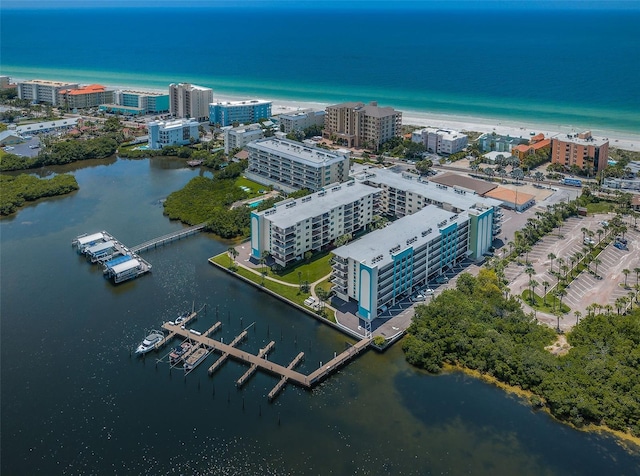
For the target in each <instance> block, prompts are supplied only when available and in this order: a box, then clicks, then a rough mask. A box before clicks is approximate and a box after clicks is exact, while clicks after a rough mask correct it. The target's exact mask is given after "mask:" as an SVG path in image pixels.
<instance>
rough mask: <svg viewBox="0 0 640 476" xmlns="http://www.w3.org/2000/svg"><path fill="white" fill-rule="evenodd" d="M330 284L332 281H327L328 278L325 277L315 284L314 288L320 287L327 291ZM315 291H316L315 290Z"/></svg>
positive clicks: (329, 289)
mask: <svg viewBox="0 0 640 476" xmlns="http://www.w3.org/2000/svg"><path fill="white" fill-rule="evenodd" d="M332 286H333V283H332V282H331V281H329V278H327V279H325V280H324V281H320V282H319V283H318V285H317V286H316V289H318V288H322V289H324V290H325V291H327V292H329V291H331V287H332ZM316 292H318V291H316Z"/></svg>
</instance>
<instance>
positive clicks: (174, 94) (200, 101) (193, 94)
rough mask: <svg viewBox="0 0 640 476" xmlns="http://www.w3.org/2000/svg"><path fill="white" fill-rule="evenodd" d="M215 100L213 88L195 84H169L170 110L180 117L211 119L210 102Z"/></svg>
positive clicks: (199, 119)
mask: <svg viewBox="0 0 640 476" xmlns="http://www.w3.org/2000/svg"><path fill="white" fill-rule="evenodd" d="M211 102H213V90H212V89H211V88H205V87H202V86H196V85H195V84H189V83H179V84H175V83H173V84H170V85H169V111H170V112H171V115H173V116H174V117H178V118H195V119H197V120H198V121H200V122H203V121H206V120H208V119H209V104H210V103H211Z"/></svg>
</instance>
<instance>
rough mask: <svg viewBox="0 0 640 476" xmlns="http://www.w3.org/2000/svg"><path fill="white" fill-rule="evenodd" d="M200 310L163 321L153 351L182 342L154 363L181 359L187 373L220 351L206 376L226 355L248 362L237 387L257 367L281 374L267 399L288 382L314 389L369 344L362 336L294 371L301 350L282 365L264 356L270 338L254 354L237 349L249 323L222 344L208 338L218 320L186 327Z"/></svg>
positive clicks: (174, 363) (270, 346) (272, 343)
mask: <svg viewBox="0 0 640 476" xmlns="http://www.w3.org/2000/svg"><path fill="white" fill-rule="evenodd" d="M203 308H204V306H203ZM203 308H202V309H203ZM202 309H200V310H199V311H192V312H191V313H190V314H189V315H188V316H186V317H184V320H183V321H182V325H176V323H175V322H174V321H168V322H165V323H164V324H162V330H163V331H165V332H167V335H166V336H165V337H164V338H163V339H160V340H158V341H157V342H156V343H155V345H154V346H153V348H154V349H155V350H159V349H160V348H162V347H163V346H164V345H166V344H168V343H169V342H170V341H171V340H173V339H174V338H180V339H181V340H182V341H181V344H180V345H179V346H178V347H175V348H173V349H172V351H171V352H170V353H168V354H166V355H165V356H163V357H162V358H159V359H157V362H164V361H168V362H169V365H170V367H171V368H174V367H176V366H177V365H178V363H179V361H180V360H183V361H184V364H183V367H184V370H185V376H186V375H188V374H189V373H191V372H192V371H194V370H195V369H196V368H197V367H198V366H199V365H200V364H201V363H203V362H204V361H205V360H206V359H207V357H208V356H209V355H210V354H212V353H214V352H217V353H219V354H220V357H218V359H217V360H216V361H215V362H214V363H213V364H212V365H211V366H210V367H209V369H208V371H207V373H208V375H209V376H212V375H213V374H214V373H215V372H216V371H217V370H218V369H219V368H220V367H221V366H222V365H223V364H224V363H225V362H226V361H227V359H228V358H229V357H232V358H234V359H235V360H237V361H240V362H242V363H244V364H248V365H249V368H248V369H247V371H246V372H245V373H244V374H243V375H242V376H241V377H240V378H239V379H238V380H236V387H238V388H241V387H243V386H244V385H245V384H246V383H247V382H248V380H249V379H250V378H251V377H252V376H253V375H254V374H255V373H256V372H257V371H258V370H261V371H263V372H266V373H269V374H271V375H275V376H278V377H280V379H279V381H278V383H277V384H276V385H275V387H274V388H273V389H272V390H271V391H270V392H269V393H268V395H267V397H268V399H269V401H273V400H274V399H275V398H276V397H277V396H278V395H279V394H280V392H282V390H283V389H284V387H285V386H286V384H287V383H288V382H291V383H293V384H295V385H298V386H300V387H302V388H306V389H311V388H313V387H314V386H315V385H317V384H318V383H320V382H321V381H322V380H324V379H325V378H327V377H328V376H329V375H331V374H332V373H334V372H336V371H337V370H338V369H340V368H341V367H342V366H343V365H344V364H346V363H347V362H349V361H350V360H351V359H353V358H354V357H356V356H357V355H358V354H360V352H362V351H363V350H365V349H367V348H368V347H369V345H370V344H371V339H370V338H364V339H361V340H359V341H358V342H356V343H355V344H353V345H350V346H349V347H348V349H347V350H345V351H344V352H342V353H340V354H337V353H336V354H334V358H333V359H332V360H330V361H329V362H327V363H326V364H323V363H322V362H321V363H320V367H319V368H318V369H316V370H315V371H314V372H312V373H310V374H308V375H305V374H303V373H301V372H297V371H296V370H294V369H295V367H296V366H297V365H298V364H299V363H300V362H301V361H302V360H303V358H304V352H300V353H299V354H298V355H296V357H295V358H294V359H293V360H292V361H291V362H290V363H289V364H288V365H287V366H283V365H280V364H278V363H275V362H271V361H269V360H268V359H267V356H268V354H269V352H271V351H272V350H273V348H274V347H275V341H270V342H269V343H268V344H267V345H266V346H265V347H264V348H262V349H260V351H259V352H258V353H257V354H252V353H250V352H246V351H244V350H241V349H239V348H238V347H237V345H238V344H239V343H241V342H242V341H243V340H245V339H246V338H247V335H248V332H247V329H249V328H250V327H252V326H253V325H254V324H251V325H250V326H249V327H247V328H246V329H244V330H243V331H242V332H241V333H240V334H238V335H237V336H236V337H235V338H234V339H233V340H232V341H231V343H229V344H225V343H224V342H222V341H221V340H215V339H212V338H211V337H209V336H210V335H211V334H213V333H214V332H216V331H217V330H218V329H219V328H220V326H221V325H222V324H221V322H219V321H218V322H216V323H215V324H214V325H213V326H211V327H210V328H209V329H207V330H206V331H205V332H199V331H196V330H194V329H188V328H187V327H186V325H187V324H189V323H190V322H191V321H192V320H193V319H195V318H196V316H197V315H198V313H199V312H200V311H202ZM145 342H146V340H145ZM185 343H188V350H186V351H185V353H184V355H179V356H176V357H181V358H180V359H177V360H176V359H175V358H174V359H173V360H172V355H174V354H175V353H176V351H177V350H178V348H181V347H182V346H184V344H185ZM178 353H180V351H179V350H178Z"/></svg>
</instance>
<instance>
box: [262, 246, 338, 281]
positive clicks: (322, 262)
mask: <svg viewBox="0 0 640 476" xmlns="http://www.w3.org/2000/svg"><path fill="white" fill-rule="evenodd" d="M330 260H331V253H330V252H328V251H327V252H325V253H319V254H317V255H315V256H314V257H313V258H311V262H309V263H307V262H306V261H300V262H299V264H298V263H296V264H294V265H292V266H291V267H287V268H286V269H284V270H283V271H280V272H278V273H276V274H275V275H274V277H276V278H277V279H280V280H282V281H285V282H287V283H291V284H299V283H300V281H308V282H309V283H313V282H315V281H317V280H318V279H320V278H322V277H324V276H327V275H328V274H329V273H331V264H330V263H329V261H330Z"/></svg>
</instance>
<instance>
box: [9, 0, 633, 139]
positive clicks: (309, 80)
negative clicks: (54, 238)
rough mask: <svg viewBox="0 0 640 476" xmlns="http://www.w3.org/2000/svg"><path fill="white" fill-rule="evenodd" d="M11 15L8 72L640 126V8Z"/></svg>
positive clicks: (514, 117) (536, 119)
mask: <svg viewBox="0 0 640 476" xmlns="http://www.w3.org/2000/svg"><path fill="white" fill-rule="evenodd" d="M0 21H1V27H2V28H1V40H2V41H1V45H2V46H1V53H2V55H1V65H0V69H1V73H2V74H8V75H10V76H15V77H19V78H50V79H61V80H77V81H81V82H99V83H105V84H115V85H127V86H138V87H147V88H162V89H164V88H166V87H167V85H168V83H170V82H181V81H190V82H194V83H197V84H202V85H205V86H209V87H212V88H213V89H214V96H215V94H216V93H217V94H220V95H233V96H249V97H264V98H269V99H282V100H287V99H288V100H304V101H316V102H326V103H331V102H339V101H344V100H362V101H370V100H377V101H378V102H379V104H380V105H390V106H393V107H396V108H398V109H400V110H404V111H423V112H433V113H440V114H454V115H468V116H487V117H492V118H499V119H504V120H522V121H527V122H539V123H546V124H550V125H563V126H574V127H588V128H593V129H603V130H610V131H611V130H614V131H621V132H624V131H628V132H636V133H637V132H639V131H640V86H639V83H638V80H637V78H638V77H639V76H640V55H639V54H638V52H639V51H640V32H639V30H638V28H637V25H638V24H640V10H637V9H636V10H629V11H607V10H603V9H599V10H595V11H576V10H558V9H555V10H545V9H536V10H531V11H527V10H523V9H517V10H513V9H512V10H504V11H501V10H498V9H485V10H481V9H480V10H473V11H466V10H461V9H457V10H451V9H449V10H447V9H435V8H431V9H421V10H406V9H405V10H399V11H389V10H385V11H381V10H363V9H361V8H360V9H356V8H354V9H345V8H342V9H334V10H331V9H324V10H313V9H306V10H303V9H299V10H284V9H278V10H269V9H259V10H250V9H246V8H241V7H238V8H225V9H215V8H205V7H200V8H196V7H191V8H182V9H178V8H175V9H168V8H163V9H153V8H146V9H135V8H130V9H126V10H118V9H87V10H46V11H36V10H6V11H3V12H2V17H1V20H0ZM34 32H43V33H42V34H34ZM45 32H46V33H45Z"/></svg>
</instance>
